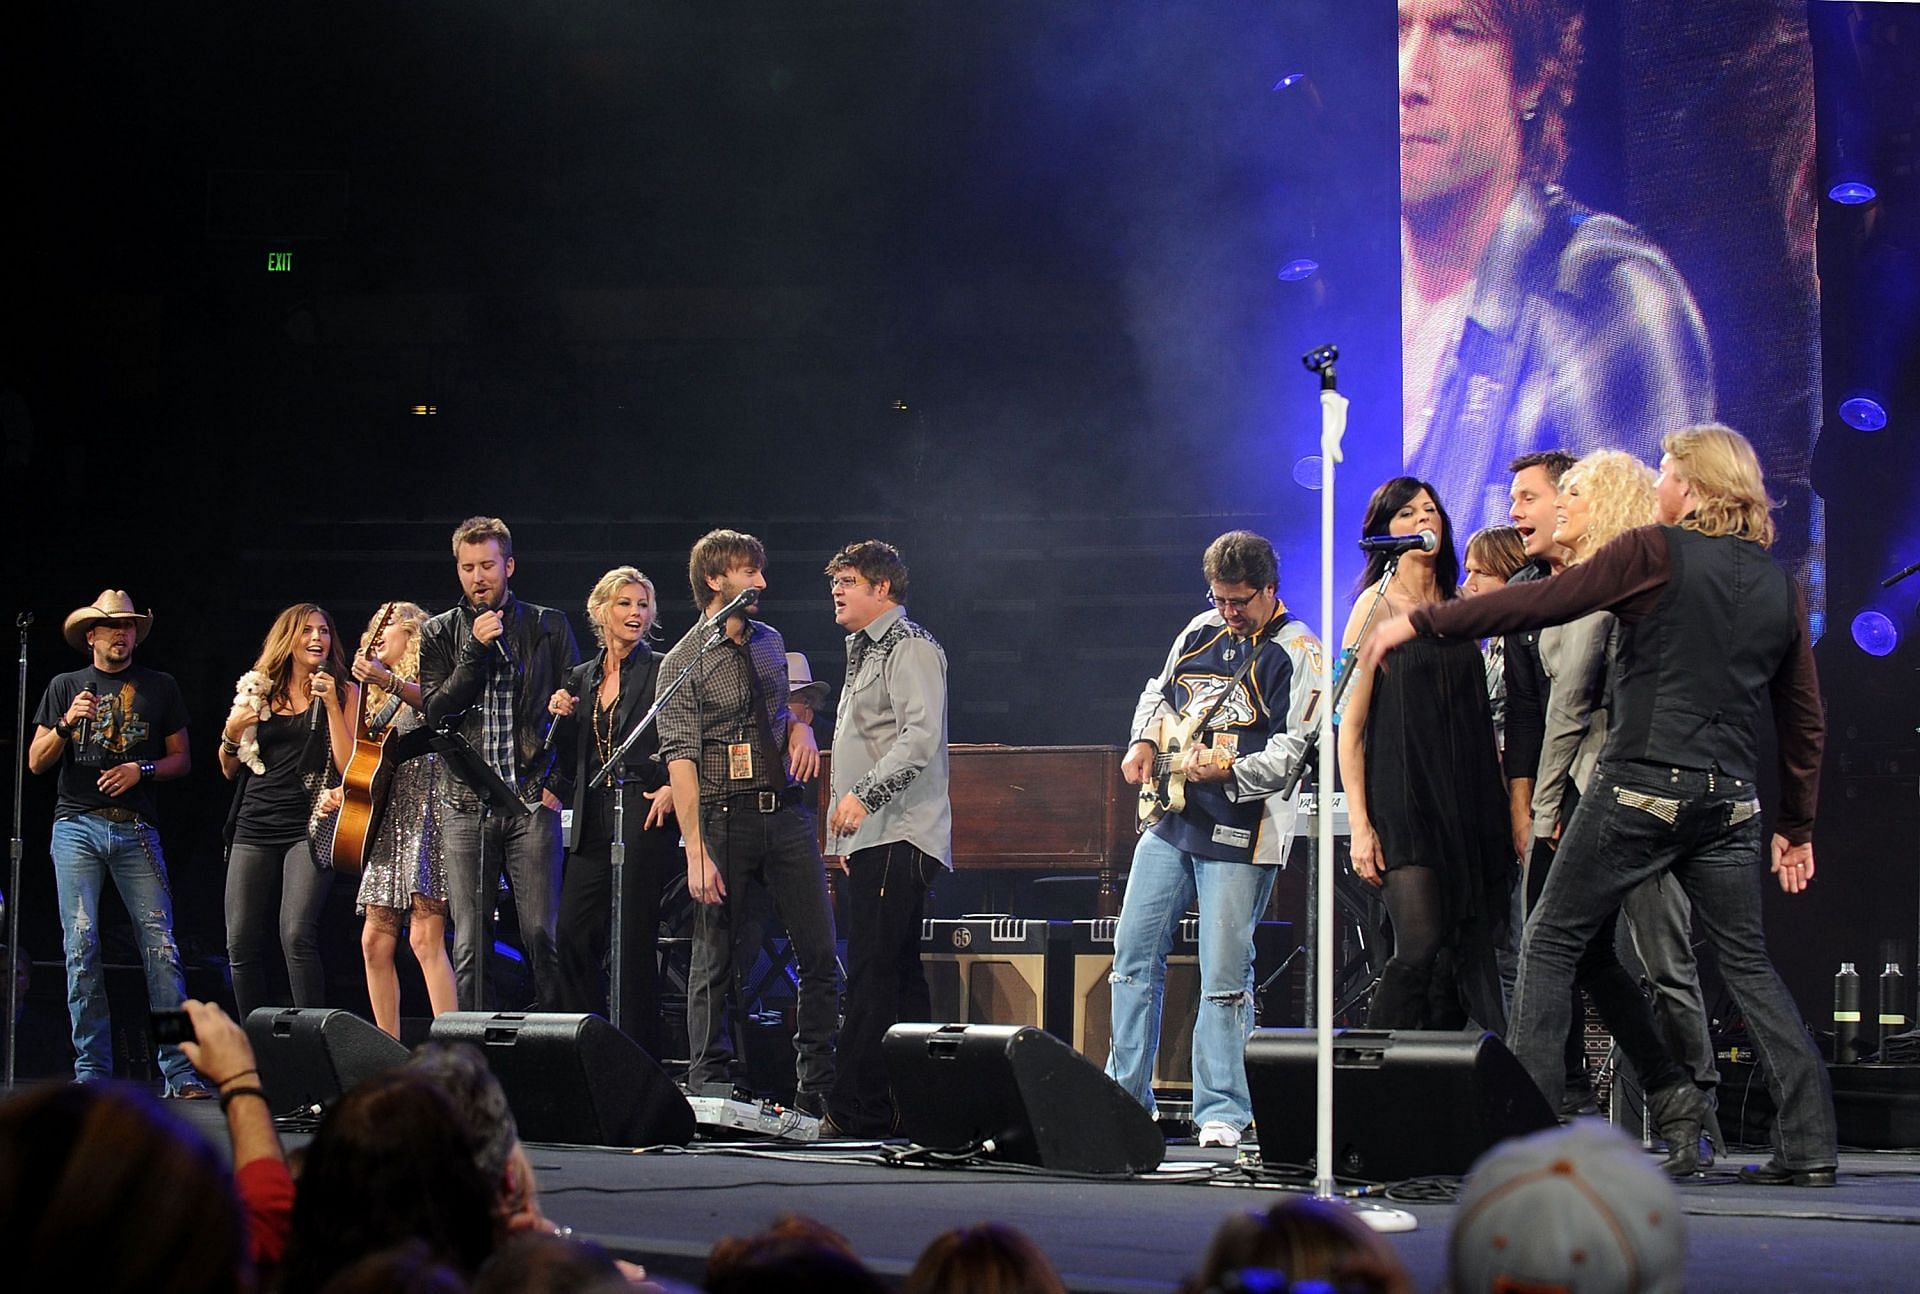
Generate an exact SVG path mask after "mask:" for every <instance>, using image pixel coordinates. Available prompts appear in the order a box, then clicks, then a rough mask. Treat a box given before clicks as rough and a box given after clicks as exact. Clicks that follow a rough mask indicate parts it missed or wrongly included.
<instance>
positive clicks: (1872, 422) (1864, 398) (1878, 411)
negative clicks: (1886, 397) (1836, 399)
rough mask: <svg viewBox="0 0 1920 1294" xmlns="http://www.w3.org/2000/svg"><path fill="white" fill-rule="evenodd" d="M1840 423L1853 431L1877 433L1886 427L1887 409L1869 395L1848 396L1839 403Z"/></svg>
mask: <svg viewBox="0 0 1920 1294" xmlns="http://www.w3.org/2000/svg"><path fill="white" fill-rule="evenodd" d="M1840 421H1842V422H1844V423H1846V424H1847V425H1848V426H1849V427H1852V428H1853V429H1854V430H1855V431H1879V430H1880V429H1881V428H1882V427H1884V426H1886V425H1887V408H1886V406H1885V405H1883V404H1881V403H1880V402H1879V401H1878V400H1876V399H1874V398H1873V397H1872V396H1870V395H1856V396H1850V397H1848V398H1847V399H1845V400H1842V401H1841V402H1840Z"/></svg>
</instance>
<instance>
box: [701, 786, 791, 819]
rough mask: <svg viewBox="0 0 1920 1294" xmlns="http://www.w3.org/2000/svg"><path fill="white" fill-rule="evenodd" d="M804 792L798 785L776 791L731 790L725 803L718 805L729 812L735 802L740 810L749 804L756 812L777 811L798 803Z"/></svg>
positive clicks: (743, 810) (744, 809)
mask: <svg viewBox="0 0 1920 1294" xmlns="http://www.w3.org/2000/svg"><path fill="white" fill-rule="evenodd" d="M806 794H807V793H806V789H805V788H804V787H799V786H789V787H786V788H784V789H782V790H778V791H733V792H731V793H729V794H728V796H727V798H726V803H725V804H723V805H721V806H720V807H721V808H722V810H724V811H726V812H729V813H731V812H732V811H733V806H734V805H736V804H737V805H739V806H740V809H741V811H742V812H745V811H746V809H747V807H748V806H749V805H751V806H752V808H753V810H754V812H756V813H778V812H780V810H782V809H785V808H790V807H791V806H793V805H796V804H798V803H800V802H801V800H803V799H805V798H806Z"/></svg>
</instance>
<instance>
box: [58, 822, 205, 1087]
mask: <svg viewBox="0 0 1920 1294" xmlns="http://www.w3.org/2000/svg"><path fill="white" fill-rule="evenodd" d="M53 876H54V884H55V887H56V889H57V890H58V892H59V898H60V932H61V936H62V939H63V941H64V943H65V945H66V954H67V1013H68V1014H69V1015H70V1016H71V1017H72V1019H73V1050H74V1061H73V1076H74V1078H76V1079H78V1080H79V1081H81V1082H90V1081H93V1080H96V1079H104V1078H111V1077H113V1026H112V1022H111V1021H110V1019H109V1018H108V1014H107V984H106V978H105V976H104V975H102V973H101V970H100V892H101V890H102V889H103V888H104V887H105V885H106V881H107V878H108V877H109V876H111V877H112V878H113V884H114V888H115V889H117V890H119V891H120V901H121V902H122V903H124V904H125V905H126V909H127V915H128V916H130V917H131V918H132V919H133V929H134V933H135V934H136V935H137V936H138V937H139V940H140V959H141V961H142V962H143V963H144V965H145V969H146V973H147V1004H148V1005H149V1006H150V1007H151V1008H152V1009H153V1010H155V1011H174V1010H178V1009H179V1006H180V1002H181V1000H182V999H183V998H185V997H186V995H187V983H186V978H185V977H184V976H183V975H182V974H181V973H180V948H179V945H178V944H176V943H175V942H174V939H173V893H172V890H171V889H170V888H169V886H168V884H167V861H166V859H165V858H164V857H163V856H162V855H161V853H160V833H159V832H158V831H156V830H154V828H153V827H152V826H150V825H148V824H147V823H145V822H112V821H109V820H108V819H106V818H102V817H98V816H96V815H94V814H78V815H76V816H74V817H70V818H61V819H59V820H58V821H56V822H55V823H54V824H53ZM140 1032H141V1033H144V1032H145V1031H144V1030H141V1031H140ZM159 1060H160V1072H161V1073H162V1074H164V1075H165V1076H166V1080H167V1090H168V1091H169V1092H177V1091H179V1090H180V1088H181V1087H182V1086H183V1085H185V1084H190V1083H197V1082H199V1079H198V1078H197V1077H196V1076H195V1075H194V1072H193V1066H192V1065H191V1064H189V1063H188V1062H187V1058H186V1056H184V1055H183V1054H181V1051H180V1049H179V1048H178V1047H162V1048H160V1051H159Z"/></svg>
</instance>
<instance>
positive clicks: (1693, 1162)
mask: <svg viewBox="0 0 1920 1294" xmlns="http://www.w3.org/2000/svg"><path fill="white" fill-rule="evenodd" d="M1710 1109H1712V1104H1711V1103H1710V1102H1709V1101H1708V1100H1707V1094H1706V1093H1705V1092H1703V1091H1701V1090H1700V1089H1699V1088H1697V1087H1695V1086H1694V1085H1693V1083H1692V1082H1691V1081H1688V1080H1685V1079H1683V1080H1681V1081H1680V1082H1678V1083H1674V1084H1672V1085H1671V1086H1668V1087H1663V1088H1661V1089H1660V1090H1659V1091H1657V1092H1649V1093H1647V1114H1648V1115H1649V1116H1650V1117H1651V1118H1652V1119H1653V1126H1654V1129H1655V1130H1656V1131H1657V1132H1658V1133H1659V1134H1660V1138H1661V1140H1663V1141H1665V1142H1666V1143H1667V1161H1666V1162H1665V1163H1664V1164H1662V1165H1661V1167H1662V1168H1663V1169H1665V1170H1666V1174H1667V1176H1669V1177H1691V1176H1693V1175H1694V1174H1695V1173H1696V1172H1698V1171H1699V1170H1700V1125H1701V1124H1702V1123H1703V1122H1704V1121H1705V1119H1706V1117H1707V1112H1708V1111H1709V1110H1710Z"/></svg>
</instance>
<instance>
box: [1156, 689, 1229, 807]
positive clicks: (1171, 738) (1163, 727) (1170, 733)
mask: <svg viewBox="0 0 1920 1294" xmlns="http://www.w3.org/2000/svg"><path fill="white" fill-rule="evenodd" d="M1211 716H1212V708H1211V707H1209V708H1207V709H1205V710H1202V711H1200V712H1198V713H1195V714H1191V715H1180V714H1163V715H1161V716H1159V717H1158V718H1157V719H1155V720H1154V722H1153V723H1152V725H1150V726H1149V727H1148V728H1147V731H1146V733H1145V735H1144V737H1143V738H1142V739H1143V740H1145V741H1150V742H1152V743H1153V767H1152V768H1150V769H1148V770H1147V775H1146V776H1145V777H1144V778H1142V779H1141V781H1140V806H1139V818H1138V821H1137V823H1136V829H1137V830H1140V831H1145V830H1146V829H1147V828H1148V827H1151V826H1152V825H1153V824H1154V823H1156V822H1158V821H1160V819H1162V818H1164V817H1166V816H1167V815H1168V814H1169V813H1178V812H1180V810H1182V809H1184V808H1186V807H1187V772H1186V762H1187V751H1188V750H1190V749H1191V748H1192V747H1193V745H1194V739H1195V735H1196V734H1197V733H1198V732H1199V730H1200V728H1201V726H1202V724H1203V723H1204V722H1205V721H1206V720H1207V719H1208V718H1210V717H1211ZM1199 758H1200V761H1201V763H1203V764H1211V765H1213V766H1214V767H1216V768H1231V767H1233V752H1232V751H1231V750H1229V749H1228V748H1227V747H1225V746H1202V747H1201V748H1200V756H1199Z"/></svg>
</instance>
